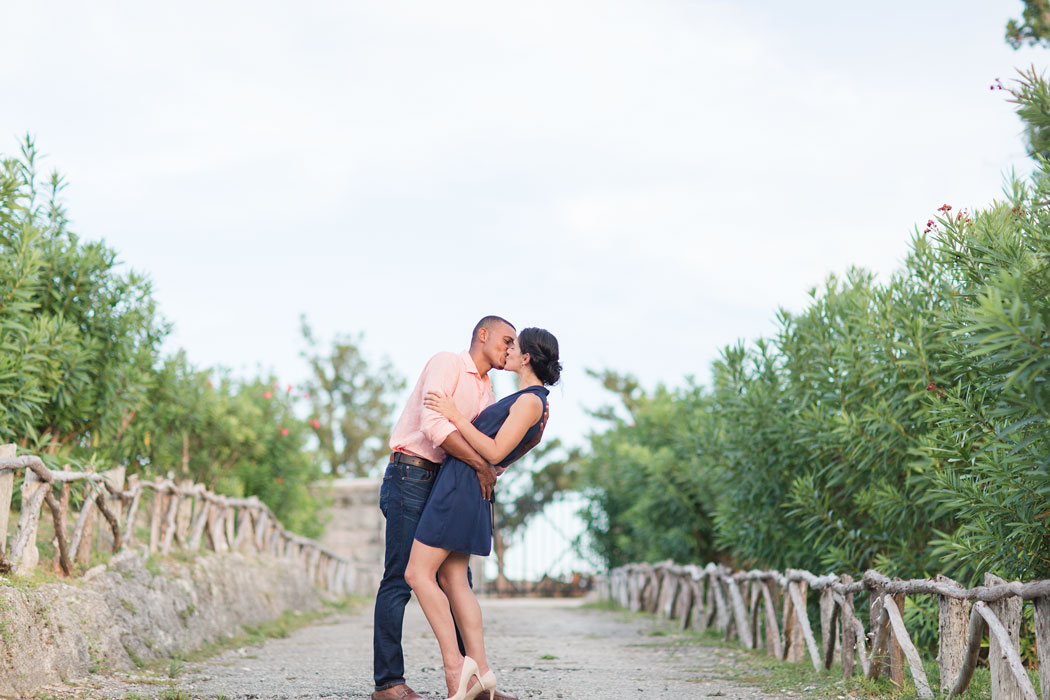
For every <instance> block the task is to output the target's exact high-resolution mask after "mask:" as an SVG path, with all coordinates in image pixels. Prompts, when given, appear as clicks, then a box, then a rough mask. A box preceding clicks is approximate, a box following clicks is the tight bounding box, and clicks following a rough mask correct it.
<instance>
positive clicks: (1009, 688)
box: [984, 573, 1024, 700]
mask: <svg viewBox="0 0 1050 700" xmlns="http://www.w3.org/2000/svg"><path fill="white" fill-rule="evenodd" d="M999 583H1006V581H1004V580H1003V579H1001V578H999V577H998V576H996V575H995V574H992V573H987V574H985V575H984V585H986V586H994V585H996V584H999ZM988 607H989V608H990V609H991V611H992V612H993V613H995V616H996V617H998V618H999V621H1000V622H1001V623H1002V624H1003V627H1005V628H1006V632H1007V634H1009V635H1010V644H1011V646H1013V648H1014V650H1015V651H1017V652H1018V654H1020V651H1021V640H1020V639H1019V637H1018V635H1019V634H1020V632H1021V599H1020V598H1018V597H1016V596H1007V597H1006V598H1003V599H1002V600H998V601H995V602H991V603H988ZM988 666H989V669H990V670H991V672H992V700H1022V698H1023V697H1024V693H1023V692H1022V691H1021V686H1020V685H1019V684H1018V682H1017V679H1016V678H1014V674H1013V671H1011V670H1010V666H1009V664H1008V663H1007V655H1006V650H1005V649H1003V647H1002V644H1001V643H1000V642H999V639H998V638H997V637H996V635H994V634H989V635H988Z"/></svg>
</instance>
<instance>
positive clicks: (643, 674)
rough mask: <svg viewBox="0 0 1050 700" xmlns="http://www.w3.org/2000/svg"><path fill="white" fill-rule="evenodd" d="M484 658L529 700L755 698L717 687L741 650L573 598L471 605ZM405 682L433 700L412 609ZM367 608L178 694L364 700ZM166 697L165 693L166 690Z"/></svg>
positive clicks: (427, 638) (187, 675)
mask: <svg viewBox="0 0 1050 700" xmlns="http://www.w3.org/2000/svg"><path fill="white" fill-rule="evenodd" d="M482 610H483V613H484V615H485V627H486V637H487V644H488V650H489V660H490V663H492V665H493V667H494V668H495V669H496V670H497V673H499V675H500V688H501V689H503V690H505V691H507V692H510V693H514V694H516V695H518V696H519V698H521V699H522V700H525V699H529V698H544V699H546V698H581V699H582V698H609V699H611V700H619V699H626V698H640V697H646V698H683V697H684V698H704V697H708V696H718V697H722V696H724V697H725V698H726V700H735V699H737V698H740V699H748V700H752V699H754V700H760V699H763V698H767V697H768V696H765V695H763V694H762V693H761V692H759V691H758V690H756V689H754V688H749V687H744V686H741V685H738V684H735V683H733V682H731V681H727V680H724V677H725V675H726V673H727V671H730V669H731V668H732V667H733V666H735V665H737V663H738V661H737V659H738V657H740V656H741V652H737V651H734V650H732V649H725V648H720V647H717V646H707V645H701V644H697V643H696V642H695V639H693V638H689V637H685V636H682V635H678V634H676V633H675V631H674V628H673V627H672V626H671V625H669V624H667V623H661V622H657V621H655V620H652V619H647V618H640V617H637V616H631V615H628V614H625V613H622V612H615V611H608V610H599V609H591V608H588V607H586V606H582V605H581V602H580V601H578V600H566V599H524V600H523V599H514V600H499V599H488V598H484V599H482ZM405 657H406V661H407V675H408V682H409V685H411V686H412V687H413V688H415V689H416V690H417V691H418V692H420V693H421V694H422V695H423V696H424V697H427V698H443V697H444V695H445V694H444V693H443V692H441V691H442V690H443V683H442V674H441V671H440V669H439V668H438V663H437V661H438V659H439V658H440V657H439V655H438V648H437V643H436V642H435V641H434V639H433V637H432V635H431V632H430V628H429V627H428V626H427V623H426V620H425V619H424V617H423V614H422V612H421V610H420V609H419V607H418V605H416V604H415V603H414V602H413V603H412V604H410V605H409V608H408V610H407V613H406V616H405ZM371 677H372V610H371V607H370V606H366V607H362V609H360V610H358V611H356V612H354V613H352V614H340V615H335V616H333V617H331V618H329V619H327V620H325V621H323V622H320V623H318V624H315V625H312V626H310V627H306V628H303V629H301V630H299V631H297V632H295V633H294V634H292V635H291V636H289V637H288V638H285V639H274V640H270V641H268V642H267V643H265V644H264V645H262V646H257V647H247V648H243V649H238V650H235V651H230V652H226V653H224V654H222V655H220V656H216V657H214V658H213V659H211V660H209V661H206V662H202V663H195V664H187V665H186V667H185V668H184V669H183V672H182V674H181V675H180V676H179V678H178V679H177V687H178V689H180V690H182V691H183V692H184V693H185V694H186V695H187V696H190V697H207V698H216V697H225V698H229V699H230V700H233V698H368V697H369V696H370V693H371V692H372V689H373V687H372V678H371ZM94 692H95V693H99V692H102V693H103V694H104V695H103V696H104V697H118V698H119V697H125V696H127V695H129V694H132V693H136V694H139V695H142V696H146V697H153V696H157V695H160V694H161V692H163V689H162V688H158V687H156V686H155V685H154V686H153V687H149V686H139V685H134V684H131V685H129V684H122V683H118V682H116V681H113V682H110V683H106V684H105V685H104V686H103V687H100V686H96V687H95V689H94ZM168 692H169V694H170V692H171V691H168Z"/></svg>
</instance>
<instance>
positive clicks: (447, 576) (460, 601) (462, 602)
mask: <svg viewBox="0 0 1050 700" xmlns="http://www.w3.org/2000/svg"><path fill="white" fill-rule="evenodd" d="M414 553H415V552H414V550H413V554H414ZM469 561H470V557H469V556H467V555H466V554H462V553H460V552H449V553H448V557H447V558H446V559H445V561H444V562H443V563H442V564H441V565H440V566H439V567H438V572H437V574H438V580H439V581H440V582H441V588H443V589H444V591H445V594H446V596H447V599H448V602H449V603H451V605H452V614H453V615H455V617H456V624H457V625H459V633H460V636H462V637H463V649H464V650H465V651H466V652H467V656H469V657H470V658H472V659H474V660H475V661H477V662H478V668H479V669H481V675H485V674H486V673H487V672H488V670H489V665H488V660H487V659H486V657H485V633H484V630H483V629H482V623H481V606H480V605H478V599H477V597H476V596H475V595H474V591H473V590H472V589H471V588H470V581H469V580H468V579H467V564H468V563H469ZM453 642H455V635H454V634H453Z"/></svg>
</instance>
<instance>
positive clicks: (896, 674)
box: [886, 579, 906, 690]
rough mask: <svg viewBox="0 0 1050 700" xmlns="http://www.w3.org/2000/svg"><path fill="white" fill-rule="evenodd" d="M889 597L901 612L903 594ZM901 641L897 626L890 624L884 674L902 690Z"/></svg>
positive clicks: (903, 682)
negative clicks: (887, 665) (885, 671)
mask: <svg viewBox="0 0 1050 700" xmlns="http://www.w3.org/2000/svg"><path fill="white" fill-rule="evenodd" d="M897 580H900V579H897ZM891 599H892V600H893V602H894V604H895V605H896V606H897V610H898V611H900V612H902V613H903V611H904V594H903V593H897V594H896V595H893V596H891ZM902 641H903V640H901V639H900V637H899V636H898V632H897V627H896V626H895V625H892V624H891V625H890V639H889V646H888V648H887V649H886V655H887V661H888V663H889V668H888V669H887V674H886V675H888V676H889V679H890V682H891V683H893V686H894V687H895V688H896V689H897V690H904V684H905V678H904V664H905V663H906V662H905V658H904V649H903V645H902Z"/></svg>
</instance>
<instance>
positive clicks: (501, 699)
mask: <svg viewBox="0 0 1050 700" xmlns="http://www.w3.org/2000/svg"><path fill="white" fill-rule="evenodd" d="M494 698H495V700H518V696H517V695H507V694H506V693H501V692H500V691H498V690H497V691H496V692H495V694H494Z"/></svg>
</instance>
